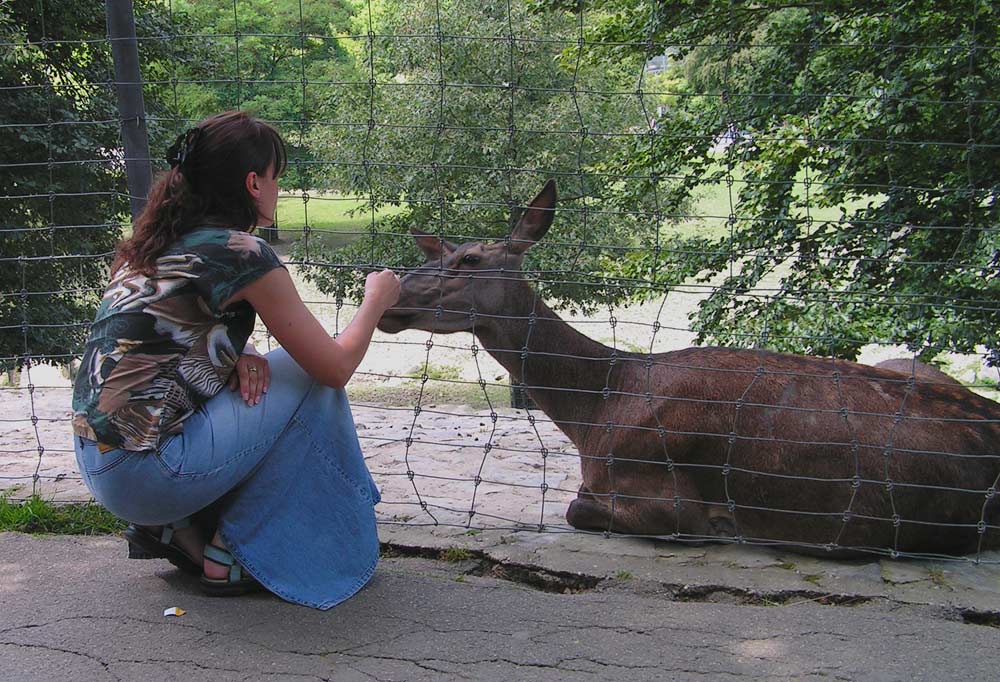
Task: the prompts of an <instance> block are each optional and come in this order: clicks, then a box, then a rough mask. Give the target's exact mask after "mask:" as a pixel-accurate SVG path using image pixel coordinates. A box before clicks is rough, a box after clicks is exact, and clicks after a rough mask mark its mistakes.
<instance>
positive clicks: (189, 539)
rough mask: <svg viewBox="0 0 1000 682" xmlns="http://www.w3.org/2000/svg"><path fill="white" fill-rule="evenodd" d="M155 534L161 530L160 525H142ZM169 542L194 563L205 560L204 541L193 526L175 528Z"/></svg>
mask: <svg viewBox="0 0 1000 682" xmlns="http://www.w3.org/2000/svg"><path fill="white" fill-rule="evenodd" d="M144 527H145V528H148V529H149V530H150V531H151V532H153V533H155V534H156V535H160V534H161V533H162V532H163V527H162V526H144ZM170 544H172V545H173V546H174V547H177V548H178V549H180V550H181V551H182V552H184V553H185V554H187V555H188V556H189V557H191V559H192V560H193V561H194V562H195V563H198V564H200V563H203V562H204V561H205V554H204V551H205V541H204V540H202V539H201V531H199V530H198V529H197V528H195V527H194V526H188V527H187V528H175V529H174V533H173V537H171V538H170Z"/></svg>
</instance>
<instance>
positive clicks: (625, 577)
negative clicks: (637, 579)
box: [615, 571, 632, 580]
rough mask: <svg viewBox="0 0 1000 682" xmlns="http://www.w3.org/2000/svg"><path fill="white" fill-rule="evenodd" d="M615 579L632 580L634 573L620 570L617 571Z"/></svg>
mask: <svg viewBox="0 0 1000 682" xmlns="http://www.w3.org/2000/svg"><path fill="white" fill-rule="evenodd" d="M615 579H616V580H631V579H632V574H631V573H629V572H628V571H618V572H617V573H615Z"/></svg>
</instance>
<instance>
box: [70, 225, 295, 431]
mask: <svg viewBox="0 0 1000 682" xmlns="http://www.w3.org/2000/svg"><path fill="white" fill-rule="evenodd" d="M279 267H283V266H282V264H281V261H279V260H278V257H277V256H276V255H275V253H274V251H272V250H271V247H269V246H268V245H267V242H265V241H264V240H262V239H260V238H259V237H255V236H253V235H251V234H249V233H247V232H243V231H240V230H230V229H225V228H217V227H204V228H200V229H197V230H194V231H192V232H189V233H187V234H186V235H184V236H183V237H181V238H180V239H179V240H178V241H177V243H176V244H174V245H173V246H172V247H170V248H168V249H167V250H166V251H165V252H164V253H163V255H162V256H160V258H159V259H157V261H156V274H155V276H153V277H146V276H145V275H141V274H137V273H134V272H132V271H131V270H130V269H129V268H128V266H127V265H126V266H125V267H122V268H120V269H119V270H118V271H117V272H115V273H114V274H113V276H112V278H111V284H109V285H108V288H107V289H106V290H105V292H104V297H103V300H102V301H101V306H100V308H98V310H97V318H96V319H95V320H94V324H93V325H92V326H91V328H90V338H89V339H88V340H87V345H86V348H85V349H84V354H83V361H82V366H81V368H80V373H79V374H78V375H77V379H76V383H75V385H74V387H73V431H74V432H75V433H76V434H77V435H79V436H82V437H84V438H89V439H90V440H94V441H97V442H98V443H100V444H102V445H104V446H112V447H116V448H123V449H125V450H137V451H142V450H151V449H155V448H156V447H157V446H158V445H159V443H160V441H161V439H163V438H165V437H166V436H168V435H172V434H175V433H178V432H180V430H181V426H182V422H183V421H184V419H185V418H187V417H188V415H190V414H191V413H192V412H194V411H195V410H196V409H197V408H198V406H200V405H201V404H202V403H203V402H205V401H206V400H207V399H208V398H211V397H212V396H214V395H215V394H216V393H218V392H219V391H221V390H222V389H223V387H224V386H225V385H226V382H227V381H228V380H229V377H230V375H231V373H232V371H233V368H234V367H235V366H236V361H237V360H238V359H239V356H240V352H241V351H242V349H243V347H244V346H245V345H246V342H247V339H248V338H250V333H251V332H252V331H253V327H254V321H255V318H256V314H255V313H254V310H253V308H252V307H251V306H250V304H249V303H247V302H246V301H240V302H238V303H235V304H233V305H231V306H229V307H227V308H226V309H225V310H222V309H221V307H222V304H223V303H225V302H226V301H227V300H229V298H230V297H232V296H233V294H235V293H236V292H237V291H239V290H240V289H242V288H243V287H245V286H247V285H248V284H250V283H252V282H253V281H255V280H257V279H258V278H260V277H261V276H263V275H264V274H266V273H268V272H270V271H271V270H273V269H274V268H279Z"/></svg>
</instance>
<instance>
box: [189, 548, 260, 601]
mask: <svg viewBox="0 0 1000 682" xmlns="http://www.w3.org/2000/svg"><path fill="white" fill-rule="evenodd" d="M205 558H206V559H208V560H209V561H211V562H212V563H213V564H218V565H219V566H228V567H229V575H228V576H226V577H225V578H209V577H207V576H205V575H202V576H201V589H202V591H203V592H204V593H205V594H206V595H208V596H209V597H235V596H237V595H240V594H249V593H250V592H259V591H260V590H263V589H264V586H263V585H261V584H260V583H259V582H257V581H256V580H255V579H254V578H253V576H251V575H250V574H249V573H246V571H245V570H244V568H243V567H242V566H240V565H239V563H238V562H237V561H236V559H235V558H234V557H233V555H232V554H230V553H229V552H228V551H227V550H225V549H222V548H221V547H219V546H217V545H213V544H211V543H209V544H207V545H205Z"/></svg>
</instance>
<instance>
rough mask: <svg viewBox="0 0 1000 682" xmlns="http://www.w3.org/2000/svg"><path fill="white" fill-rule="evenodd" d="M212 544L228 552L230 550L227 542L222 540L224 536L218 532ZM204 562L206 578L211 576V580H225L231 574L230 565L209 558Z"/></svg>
mask: <svg viewBox="0 0 1000 682" xmlns="http://www.w3.org/2000/svg"><path fill="white" fill-rule="evenodd" d="M212 544H213V545H215V546H216V547H218V548H219V549H221V550H224V551H227V552H228V551H229V548H228V547H226V544H225V543H224V542H223V541H222V536H221V535H219V534H218V533H216V534H215V537H214V538H212ZM203 549H204V548H203ZM203 556H204V555H203ZM202 562H203V564H204V569H203V570H204V572H205V573H204V575H205V577H206V578H209V579H210V580H225V579H226V578H227V577H228V576H229V567H228V566H223V565H222V564H220V563H218V562H216V561H212V560H211V559H208V558H204V559H203V560H202Z"/></svg>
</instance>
